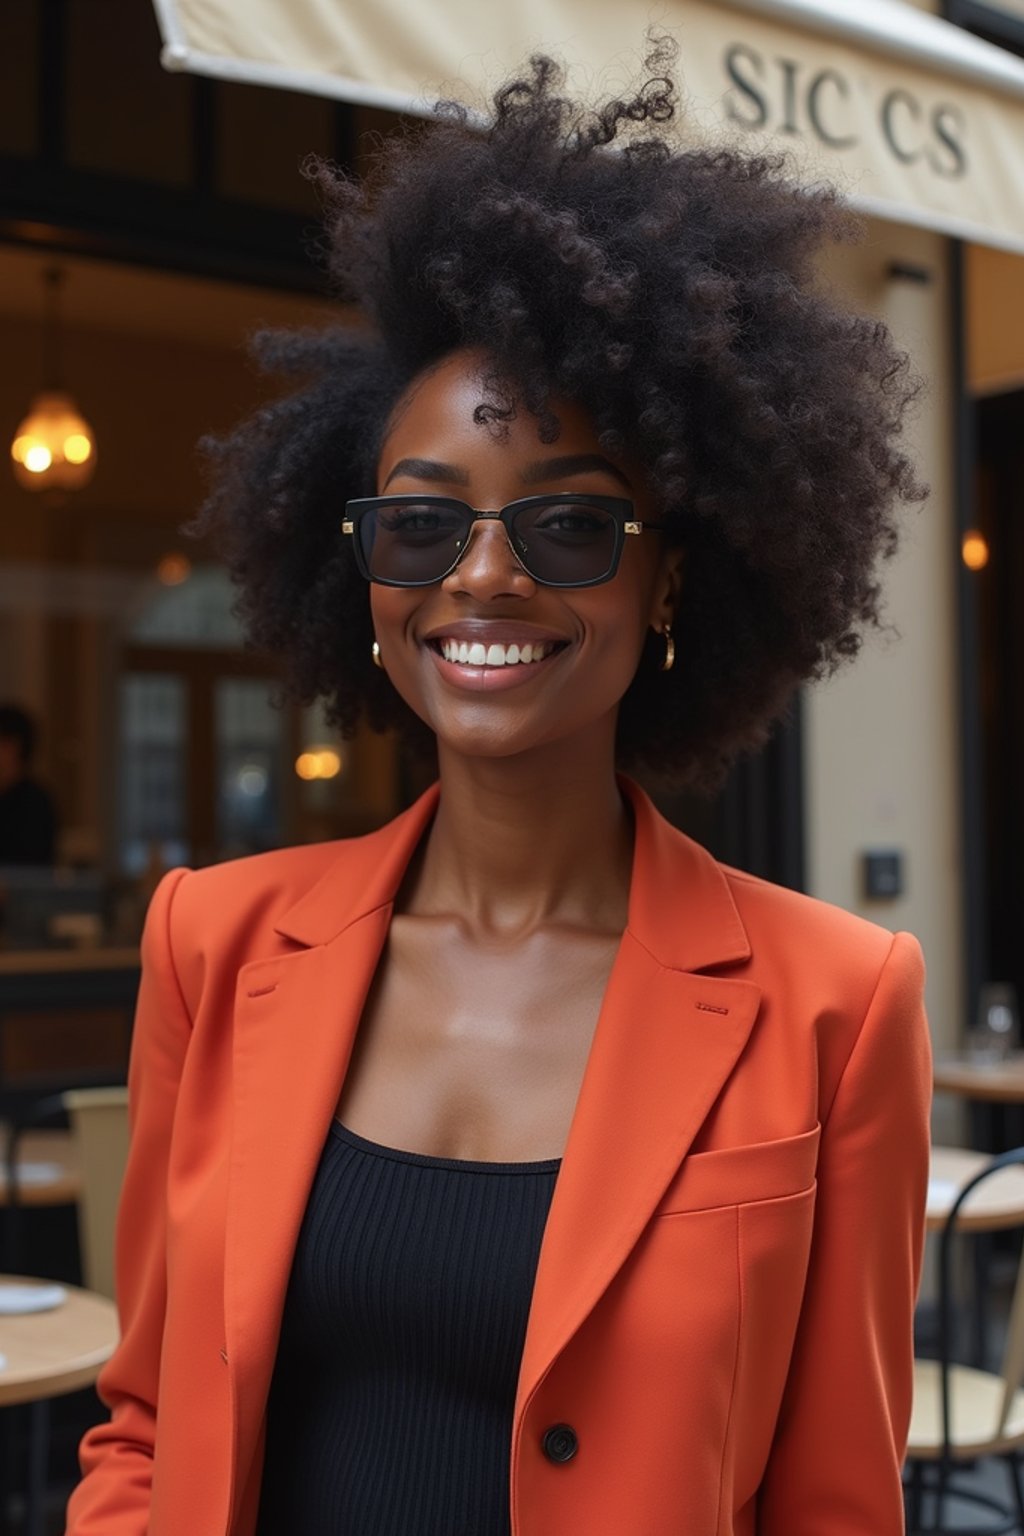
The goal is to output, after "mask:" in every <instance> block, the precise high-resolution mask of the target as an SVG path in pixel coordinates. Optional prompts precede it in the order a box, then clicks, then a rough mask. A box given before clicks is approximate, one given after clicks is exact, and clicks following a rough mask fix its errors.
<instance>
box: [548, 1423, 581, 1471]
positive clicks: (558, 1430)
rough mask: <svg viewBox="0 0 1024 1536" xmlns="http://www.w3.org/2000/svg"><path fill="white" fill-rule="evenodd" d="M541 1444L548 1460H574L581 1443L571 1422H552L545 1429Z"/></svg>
mask: <svg viewBox="0 0 1024 1536" xmlns="http://www.w3.org/2000/svg"><path fill="white" fill-rule="evenodd" d="M541 1446H542V1447H543V1450H544V1455H545V1456H546V1457H547V1458H548V1461H556V1462H557V1461H572V1459H573V1457H574V1456H575V1455H576V1452H577V1451H578V1450H579V1448H580V1443H579V1441H578V1440H577V1438H576V1431H575V1430H574V1429H573V1427H572V1425H571V1424H552V1426H551V1428H550V1429H546V1430H545V1431H544V1438H543V1440H542V1441H541Z"/></svg>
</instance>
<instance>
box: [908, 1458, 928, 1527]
mask: <svg viewBox="0 0 1024 1536" xmlns="http://www.w3.org/2000/svg"><path fill="white" fill-rule="evenodd" d="M923 1497H924V1462H923V1461H912V1462H911V1463H910V1481H909V1482H908V1483H907V1486H906V1505H907V1533H908V1536H917V1532H918V1531H919V1530H920V1529H921V1505H922V1502H923Z"/></svg>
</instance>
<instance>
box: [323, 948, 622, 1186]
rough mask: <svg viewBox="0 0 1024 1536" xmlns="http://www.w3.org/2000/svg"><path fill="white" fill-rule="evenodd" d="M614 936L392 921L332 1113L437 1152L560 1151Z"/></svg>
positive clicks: (525, 1154) (398, 1142) (498, 1157)
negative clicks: (497, 933) (470, 934)
mask: <svg viewBox="0 0 1024 1536" xmlns="http://www.w3.org/2000/svg"><path fill="white" fill-rule="evenodd" d="M617 948H618V938H617V936H610V935H604V934H601V935H594V934H589V933H582V932H580V933H574V932H570V933H564V934H563V933H559V934H555V935H552V934H543V935H535V936H533V937H532V938H531V939H530V940H529V941H526V942H523V943H521V944H510V943H508V942H502V941H500V940H494V941H493V942H490V943H480V942H475V943H470V942H467V941H466V939H465V938H464V936H462V935H461V934H460V933H459V932H458V931H457V929H455V928H453V927H452V926H451V925H448V924H435V923H426V924H424V923H421V922H418V921H415V920H410V921H403V920H402V919H396V920H395V921H393V923H392V927H391V932H390V934H389V939H388V943H387V945H386V947H385V950H384V953H383V955H382V957H381V962H380V965H379V966H378V969H377V972H376V974H375V977H374V981H373V984H372V986H371V988H370V991H369V994H368V996H367V998H366V1002H365V1005H364V1008H363V1012H362V1015H361V1018H360V1022H359V1028H358V1032H357V1035H356V1040H355V1044H354V1047H353V1051H352V1055H351V1058H350V1060H349V1064H348V1068H347V1071H346V1074H345V1080H344V1083H343V1084H342V1085H341V1091H340V1095H339V1099H338V1105H337V1111H336V1113H337V1118H338V1119H340V1120H341V1121H342V1122H343V1123H344V1124H346V1125H348V1126H349V1127H350V1128H351V1129H352V1130H354V1131H357V1132H358V1133H360V1134H362V1135H364V1136H366V1137H368V1138H370V1139H372V1140H375V1141H378V1142H384V1143H386V1144H390V1145H394V1146H399V1147H404V1148H406V1149H407V1150H411V1151H417V1152H422V1153H427V1154H431V1155H434V1156H440V1157H455V1158H471V1159H474V1160H477V1161H496V1162H516V1161H529V1160H536V1159H538V1158H551V1157H560V1156H561V1155H562V1151H563V1149H564V1145H565V1140H566V1136H567V1134H568V1129H569V1123H570V1121H571V1119H572V1114H573V1108H574V1106H575V1103H576V1099H577V1095H578V1093H579V1088H580V1083H581V1080H582V1077H583V1072H584V1069H585V1066H586V1062H587V1057H588V1054H589V1051H590V1046H591V1042H592V1039H593V1035H594V1029H595V1027H596V1024H597V1019H598V1015H599V1013H600V1010H601V1004H602V1000H603V997H604V994H605V990H606V987H607V982H608V977H609V974H610V972H611V969H612V965H613V962H614V959H615V953H616V950H617Z"/></svg>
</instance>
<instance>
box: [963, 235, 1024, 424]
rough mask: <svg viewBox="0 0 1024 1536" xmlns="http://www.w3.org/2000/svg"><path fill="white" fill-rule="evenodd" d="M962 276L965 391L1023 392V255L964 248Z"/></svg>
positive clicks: (986, 392)
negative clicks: (964, 264)
mask: <svg viewBox="0 0 1024 1536" xmlns="http://www.w3.org/2000/svg"><path fill="white" fill-rule="evenodd" d="M966 276H967V295H966V303H967V383H968V388H969V389H970V390H971V391H972V392H973V393H974V394H978V395H991V394H998V393H1000V392H1002V391H1003V390H1008V389H1024V256H1016V255H1013V254H1012V253H1011V252H1009V251H993V250H990V249H989V248H988V247H987V246H984V245H969V246H968V247H967V273H966Z"/></svg>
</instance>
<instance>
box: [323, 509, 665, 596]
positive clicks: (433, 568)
mask: <svg viewBox="0 0 1024 1536" xmlns="http://www.w3.org/2000/svg"><path fill="white" fill-rule="evenodd" d="M479 519H489V520H497V521H500V522H501V523H503V524H504V527H505V533H506V535H507V537H508V542H509V544H510V545H511V548H512V553H513V554H514V555H515V557H516V559H517V560H518V562H519V564H520V565H521V566H522V568H523V570H524V571H526V572H527V574H528V575H529V576H532V577H533V579H534V581H536V582H539V583H540V584H541V586H545V587H596V586H598V585H599V583H601V582H602V581H611V579H612V577H613V576H614V575H615V572H616V571H617V570H618V568H619V557H620V555H621V554H622V546H623V544H624V542H625V538H626V535H627V534H632V533H644V532H645V531H646V530H648V529H654V530H655V531H656V532H661V531H662V530H663V529H664V524H663V523H641V522H638V521H637V520H636V518H635V516H634V508H633V503H632V502H631V501H626V500H624V499H622V498H620V497H618V496H578V495H558V496H552V495H547V496H525V497H523V499H522V500H521V501H511V502H509V504H508V506H507V507H502V508H501V510H500V511H498V512H485V511H481V510H480V509H479V508H478V507H469V506H467V505H466V503H465V502H464V501H456V500H454V499H453V498H452V497H449V496H370V497H363V498H361V499H360V500H358V501H349V502H346V504H345V520H344V522H343V523H342V525H341V531H342V533H346V534H352V536H353V538H354V549H355V556H356V564H357V565H358V567H359V569H360V571H361V572H362V574H363V575H364V576H365V577H366V579H367V580H368V581H376V582H379V583H380V584H381V585H382V586H385V587H429V586H432V585H433V584H434V582H436V581H443V580H444V578H445V577H446V576H450V575H451V573H452V571H454V569H455V567H456V566H457V565H458V563H459V561H460V560H461V559H462V557H463V555H464V554H465V553H466V550H467V548H468V547H469V536H470V531H471V529H472V527H473V524H474V523H475V522H477V521H478V520H479Z"/></svg>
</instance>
